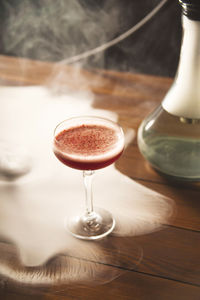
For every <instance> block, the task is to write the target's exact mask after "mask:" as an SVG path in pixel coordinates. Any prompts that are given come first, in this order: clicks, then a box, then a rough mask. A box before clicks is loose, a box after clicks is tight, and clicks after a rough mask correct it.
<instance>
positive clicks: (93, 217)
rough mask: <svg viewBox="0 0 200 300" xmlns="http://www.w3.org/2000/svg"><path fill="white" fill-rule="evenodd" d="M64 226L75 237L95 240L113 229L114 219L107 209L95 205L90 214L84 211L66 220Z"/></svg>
mask: <svg viewBox="0 0 200 300" xmlns="http://www.w3.org/2000/svg"><path fill="white" fill-rule="evenodd" d="M65 227H66V229H67V230H68V231H69V232H70V233H71V234H72V235H73V236H74V237H76V238H79V239H83V240H97V239H101V238H103V237H105V236H107V235H108V234H110V233H111V232H112V231H113V229H114V227H115V220H114V219H113V217H112V214H111V213H110V212H109V211H107V210H105V209H103V208H98V207H95V208H94V212H92V213H90V214H88V213H85V214H84V215H82V216H74V217H71V218H70V219H68V220H66V222H65Z"/></svg>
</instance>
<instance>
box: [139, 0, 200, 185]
mask: <svg viewBox="0 0 200 300" xmlns="http://www.w3.org/2000/svg"><path fill="white" fill-rule="evenodd" d="M179 4H180V5H181V8H182V25H183V37H182V44H181V51H180V59H179V65H178V69H177V72H176V76H175V79H174V82H173V84H172V86H171V88H170V89H169V91H168V92H167V94H166V95H165V97H164V99H163V101H162V103H161V104H160V105H159V107H157V108H156V109H155V110H154V111H153V112H152V113H151V114H150V115H149V116H147V117H146V118H145V119H144V121H143V122H142V123H141V125H140V126H139V129H138V146H139V149H140V152H141V153H142V154H143V156H144V157H145V159H146V160H147V161H148V162H149V163H150V164H151V165H152V166H153V167H154V168H155V169H156V170H158V171H160V172H161V173H163V174H165V175H167V176H170V177H172V178H174V179H178V180H187V181H199V180H200V1H199V0H179Z"/></svg>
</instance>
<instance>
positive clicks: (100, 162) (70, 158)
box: [53, 116, 124, 240]
mask: <svg viewBox="0 0 200 300" xmlns="http://www.w3.org/2000/svg"><path fill="white" fill-rule="evenodd" d="M123 149H124V134H123V131H122V129H121V127H120V126H119V125H118V124H117V123H115V122H112V121H110V120H107V119H104V118H99V117H92V116H91V117H84V116H83V117H75V118H71V119H68V120H65V121H63V122H61V123H60V124H59V125H58V126H57V127H56V129H55V131H54V143H53V150H54V153H55V155H56V157H57V158H58V159H59V160H60V161H61V162H62V163H64V164H65V165H67V166H68V167H71V168H74V169H79V170H82V171H83V178H84V184H85V191H86V211H85V213H84V214H82V215H80V216H77V215H75V216H74V217H72V218H70V219H69V220H68V221H67V228H68V229H69V231H70V232H71V233H72V235H74V236H75V237H77V238H80V239H87V240H94V239H100V238H103V237H104V236H106V235H108V234H109V233H110V232H112V230H113V228H114V227H115V220H114V219H113V217H112V214H111V213H110V212H108V211H107V210H105V209H102V208H98V207H95V209H94V208H93V197H92V178H93V174H94V170H97V169H101V168H104V167H106V166H108V165H110V164H112V163H113V162H115V161H116V160H117V159H118V158H119V157H120V155H121V154H122V152H123Z"/></svg>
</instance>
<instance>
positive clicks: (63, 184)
mask: <svg viewBox="0 0 200 300" xmlns="http://www.w3.org/2000/svg"><path fill="white" fill-rule="evenodd" d="M27 97H28V100H27ZM92 103H93V98H92V94H91V93H88V94H87V93H86V92H85V94H82V95H80V94H77V95H75V94H73V95H70V94H61V95H58V94H52V93H49V91H48V90H47V89H46V88H44V87H2V88H1V89H0V105H1V108H2V109H1V112H0V128H3V131H2V132H1V138H8V137H9V139H10V140H12V139H14V140H17V141H18V143H22V144H23V145H24V146H25V147H26V148H27V149H29V154H30V156H31V161H32V169H31V171H30V172H29V174H27V175H25V176H24V177H21V178H18V180H16V181H15V182H13V183H12V182H3V181H2V182H0V194H1V208H0V236H2V237H3V238H4V239H5V240H6V241H10V242H12V243H13V245H15V247H14V246H13V245H12V246H8V245H6V246H5V247H8V250H9V249H10V250H9V251H10V252H9V251H8V252H7V250H5V252H4V251H3V250H1V251H3V253H2V255H1V260H0V272H2V273H4V274H5V275H7V276H9V277H11V278H13V279H16V280H20V281H23V280H24V281H25V282H32V283H40V282H42V283H52V282H56V281H59V282H83V281H84V282H85V281H90V282H94V283H97V282H98V283H103V282H108V281H109V280H112V279H114V278H116V276H119V275H120V274H121V271H119V270H118V269H117V271H116V270H113V269H112V268H111V269H109V270H110V271H108V269H107V265H110V264H115V265H116V266H125V267H126V268H134V267H135V266H136V265H137V264H138V263H139V262H140V261H141V258H142V249H140V247H139V246H137V245H135V246H134V247H135V249H132V251H133V252H132V253H133V257H129V260H128V261H126V260H124V258H126V255H125V253H126V251H125V247H124V249H119V244H118V243H117V242H116V243H115V242H112V241H117V240H116V239H118V238H119V237H123V238H125V237H126V236H127V237H128V236H135V235H141V234H147V233H150V232H152V231H155V230H158V229H160V228H161V226H162V224H165V223H167V222H168V221H169V218H170V217H171V216H172V213H173V201H172V200H170V199H167V198H165V197H163V196H162V195H160V194H158V193H155V192H153V191H151V190H149V189H147V188H145V187H143V186H140V185H139V184H137V183H136V182H134V181H133V180H131V179H130V178H128V177H126V176H124V175H123V174H121V173H120V172H119V171H117V169H116V168H115V167H114V166H111V167H108V168H105V169H102V170H101V171H100V170H99V172H96V173H97V174H96V178H95V180H94V201H95V205H97V206H102V207H105V208H107V209H108V210H110V211H111V212H112V213H113V215H114V217H115V219H116V223H117V225H116V228H115V230H114V232H113V236H111V237H110V238H109V239H108V246H106V247H108V249H110V250H109V251H110V253H114V254H113V255H107V254H106V253H107V252H106V251H107V250H106V251H105V244H103V245H102V244H101V243H90V242H89V243H86V242H83V241H79V240H76V239H74V238H72V237H71V236H70V235H69V234H68V233H67V231H66V230H65V228H64V222H65V219H66V218H67V217H69V216H70V215H72V214H74V213H79V212H80V211H82V207H83V206H84V187H83V183H82V176H81V172H79V171H77V170H73V169H70V168H67V167H66V166H64V165H62V164H61V163H60V162H58V161H57V159H56V158H55V157H54V155H53V153H52V135H53V129H54V128H55V126H56V125H57V123H58V122H60V121H61V120H62V119H66V118H68V117H71V116H73V115H88V114H89V115H98V116H104V117H108V118H110V119H112V120H116V121H117V115H116V114H114V113H111V112H108V111H104V110H98V109H94V108H92ZM22 107H23V109H21V108H22ZM30 111H31V114H30ZM8 116H9V118H8ZM10 119H12V122H10ZM13 124H15V131H13ZM131 137H132V138H134V132H133V131H132V130H131V129H130V131H129V139H128V140H129V142H130V139H131ZM115 236H116V237H115ZM113 239H114V240H113ZM2 247H3V246H2ZM2 247H1V249H4V248H2ZM120 247H121V246H120ZM5 249H7V248H5ZM5 253H8V254H5ZM9 253H10V254H9ZM13 253H15V255H14V254H13ZM17 253H19V259H18V256H17ZM13 255H14V256H13ZM11 257H13V258H12V259H13V260H14V261H13V260H12V259H11ZM89 260H90V261H92V263H91V262H89ZM113 260H114V261H113ZM27 266H32V268H31V269H27ZM58 266H59V267H58ZM49 270H51V271H49ZM84 270H87V271H84ZM105 273H106V274H107V275H106V276H105V275H104V274H105ZM49 274H50V275H49ZM78 274H79V275H78ZM31 280H32V281H31Z"/></svg>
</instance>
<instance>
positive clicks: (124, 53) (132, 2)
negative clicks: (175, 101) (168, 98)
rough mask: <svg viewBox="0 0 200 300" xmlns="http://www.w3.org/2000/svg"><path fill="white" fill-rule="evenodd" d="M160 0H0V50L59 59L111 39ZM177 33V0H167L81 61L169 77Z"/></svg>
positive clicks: (91, 65) (175, 58)
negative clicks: (122, 36) (124, 35)
mask: <svg viewBox="0 0 200 300" xmlns="http://www.w3.org/2000/svg"><path fill="white" fill-rule="evenodd" d="M160 2H161V0H140V1H138V0H123V1H121V0H96V1H93V0H57V1H55V0H1V1H0V54H3V55H10V56H17V57H18V56H19V57H25V58H31V59H37V60H42V61H56V62H58V61H63V60H66V59H68V58H70V57H72V56H74V55H77V54H80V53H83V52H85V51H87V50H90V49H93V48H95V47H98V46H99V45H102V44H104V43H106V42H108V41H110V40H112V39H114V38H116V37H117V36H119V35H120V34H122V33H124V32H125V31H127V30H128V29H130V28H132V27H133V26H134V25H135V24H137V23H138V22H139V21H140V20H141V19H143V18H144V17H145V16H146V15H147V14H148V13H149V12H150V11H152V9H154V8H155V7H156V6H157V5H158V4H159V3H160ZM181 36H182V28H181V8H180V5H179V4H178V0H167V1H166V3H165V4H164V6H163V7H162V8H161V9H160V10H159V11H158V13H157V14H156V15H154V16H153V17H152V18H151V19H150V20H149V21H148V22H147V23H146V24H144V25H143V26H142V27H141V28H140V29H139V30H137V31H136V32H135V33H133V34H132V35H130V36H129V37H128V38H126V39H124V40H123V41H121V42H120V43H117V44H116V45H114V46H112V47H110V48H109V49H107V50H105V51H103V52H100V53H98V54H96V55H93V56H90V57H88V58H87V59H84V60H81V65H82V67H84V68H100V69H109V70H118V71H127V72H137V73H147V74H153V75H160V76H170V77H173V76H174V75H175V72H176V69H177V64H178V59H179V51H180V44H181ZM63 63H64V62H63Z"/></svg>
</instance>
